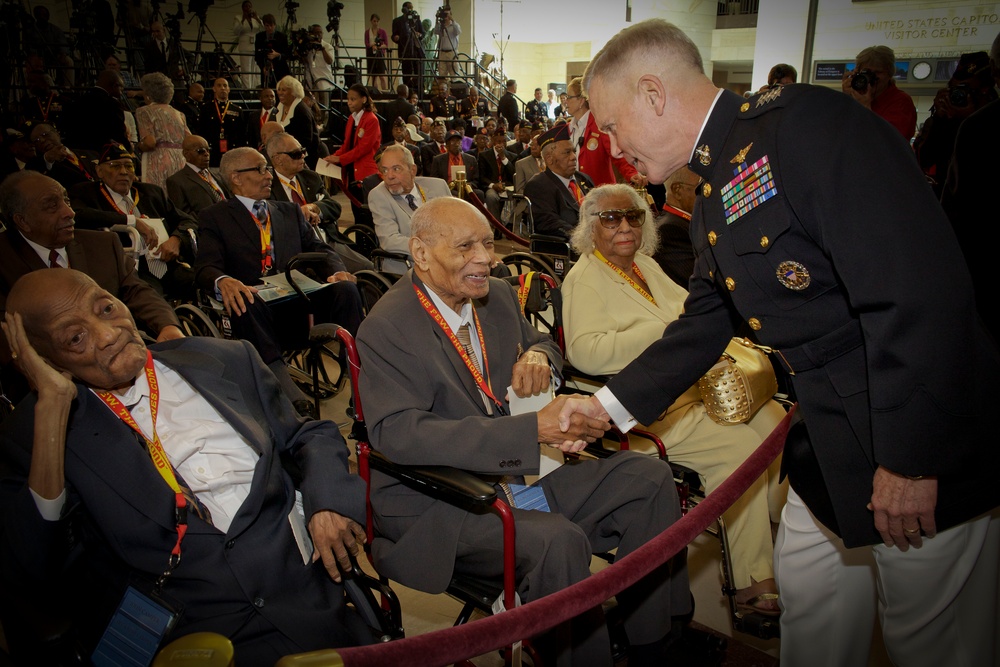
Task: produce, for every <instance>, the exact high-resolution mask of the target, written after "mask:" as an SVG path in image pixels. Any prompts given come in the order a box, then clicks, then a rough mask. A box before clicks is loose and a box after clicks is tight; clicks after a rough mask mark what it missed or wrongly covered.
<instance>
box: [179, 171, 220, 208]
mask: <svg viewBox="0 0 1000 667" xmlns="http://www.w3.org/2000/svg"><path fill="white" fill-rule="evenodd" d="M184 171H185V172H187V173H186V174H184V177H185V178H186V179H188V180H189V181H190V182H192V183H194V184H195V185H197V186H198V187H199V188H201V189H202V190H204V191H205V192H206V193H208V196H209V197H211V198H212V201H215V193H214V191H213V190H212V186H211V185H210V184H209V183H208V181H206V180H205V179H204V178H202V177H201V176H200V175H198V174H196V173H195V172H194V169H191V168H190V167H188V166H187V165H184ZM213 175H214V174H213Z"/></svg>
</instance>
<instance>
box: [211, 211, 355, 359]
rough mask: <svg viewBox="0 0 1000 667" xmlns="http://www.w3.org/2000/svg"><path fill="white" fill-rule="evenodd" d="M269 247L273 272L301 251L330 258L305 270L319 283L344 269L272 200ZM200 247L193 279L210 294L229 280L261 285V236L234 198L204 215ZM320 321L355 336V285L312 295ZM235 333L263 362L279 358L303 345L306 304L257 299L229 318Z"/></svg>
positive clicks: (297, 216) (294, 214) (299, 219)
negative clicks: (227, 277)
mask: <svg viewBox="0 0 1000 667" xmlns="http://www.w3.org/2000/svg"><path fill="white" fill-rule="evenodd" d="M268 207H269V209H270V212H271V235H272V236H271V243H272V244H273V246H274V254H275V264H274V270H275V271H276V272H278V273H280V272H283V271H284V270H285V265H286V264H288V260H290V259H291V258H292V257H293V256H295V255H297V254H299V253H301V252H320V253H324V254H325V255H326V261H325V263H324V265H323V266H321V267H317V266H315V265H311V266H309V267H306V266H303V267H302V269H303V273H305V272H306V271H305V269H307V268H309V269H311V270H313V271H314V272H315V275H316V278H317V279H318V280H319V282H325V281H326V278H327V277H328V276H331V275H333V274H334V273H336V272H338V271H344V270H346V269H345V268H344V262H343V261H342V260H341V259H340V256H339V255H337V253H336V252H334V250H333V248H331V247H330V246H328V245H327V244H325V243H323V242H322V241H320V240H319V239H317V238H316V235H315V234H313V231H312V229H310V228H309V223H307V222H306V220H305V218H304V217H303V215H302V210H301V209H300V208H299V207H298V206H296V205H295V204H292V203H289V202H276V201H269V202H268ZM198 225H199V246H198V259H197V261H196V263H195V279H196V281H197V284H198V286H199V287H200V288H201V289H203V290H205V291H206V292H207V293H208V294H214V293H215V287H216V282H217V281H218V279H219V278H221V277H223V276H229V277H232V278H235V279H237V280H239V281H240V282H242V283H243V284H244V285H249V286H251V287H252V286H255V285H259V284H260V282H261V280H260V278H261V264H260V254H261V252H260V231H259V229H258V228H257V224H256V223H255V222H254V220H253V216H251V215H250V212H249V211H248V210H247V208H246V206H244V205H243V203H242V202H241V201H240V200H239V199H237V198H236V197H233V198H232V199H230V200H228V201H224V202H219V203H218V204H215V205H214V206H209V207H208V208H207V209H205V210H204V211H202V212H201V215H200V216H199V218H198ZM310 300H311V301H312V307H313V310H314V312H315V315H316V321H317V322H336V323H337V324H339V325H341V326H343V327H344V328H345V329H347V330H348V331H350V332H351V333H352V334H353V333H354V332H356V331H357V330H358V324H360V323H361V317H362V313H361V295H360V294H359V292H358V288H357V285H355V284H354V283H350V282H339V283H335V284H333V285H330V286H329V287H325V288H323V289H322V290H319V291H317V292H314V293H313V294H312V295H310ZM231 322H232V325H233V333H234V335H235V336H236V337H237V338H244V339H246V340H249V341H250V342H251V343H253V345H254V347H256V348H257V351H258V352H260V356H261V357H262V358H263V359H264V362H265V363H268V364H270V363H271V362H273V361H276V360H277V359H279V358H280V357H281V352H282V350H283V349H293V348H296V347H302V346H304V344H305V342H306V334H307V333H308V326H307V324H306V310H305V304H304V303H302V301H301V299H299V298H298V297H295V298H292V299H287V300H285V301H282V302H280V303H274V304H267V303H264V301H263V300H262V299H254V302H253V303H252V304H248V307H247V312H246V313H244V314H243V315H239V316H233V317H232V318H231Z"/></svg>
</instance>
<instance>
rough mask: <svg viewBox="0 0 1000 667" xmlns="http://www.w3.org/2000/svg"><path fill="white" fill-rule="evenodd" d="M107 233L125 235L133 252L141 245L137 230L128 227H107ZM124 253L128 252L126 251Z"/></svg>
mask: <svg viewBox="0 0 1000 667" xmlns="http://www.w3.org/2000/svg"><path fill="white" fill-rule="evenodd" d="M108 231H111V232H116V233H118V234H126V235H128V237H129V240H130V241H131V246H130V247H131V248H132V249H133V250H134V249H135V248H138V247H139V246H140V245H141V244H142V236H141V235H140V234H139V230H138V229H136V228H135V227H129V226H128V225H111V226H110V227H108ZM125 252H126V253H127V252H129V251H128V249H126V250H125Z"/></svg>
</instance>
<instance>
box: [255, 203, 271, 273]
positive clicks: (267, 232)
mask: <svg viewBox="0 0 1000 667" xmlns="http://www.w3.org/2000/svg"><path fill="white" fill-rule="evenodd" d="M250 217H251V218H253V221H254V222H255V223H257V229H259V230H260V275H262V276H266V275H267V273H268V271H270V270H271V267H273V266H274V247H273V246H272V245H271V210H270V209H268V211H267V219H266V220H265V221H264V222H261V221H260V220H258V219H257V216H256V215H254V214H253V212H252V211H251V212H250Z"/></svg>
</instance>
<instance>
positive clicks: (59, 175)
mask: <svg viewBox="0 0 1000 667" xmlns="http://www.w3.org/2000/svg"><path fill="white" fill-rule="evenodd" d="M29 136H30V137H31V143H33V144H34V145H35V151H36V153H37V157H36V158H35V160H33V161H32V163H31V164H30V165H29V167H30V168H33V169H36V170H37V171H40V172H42V173H43V174H45V175H46V176H51V177H52V178H54V179H55V180H57V181H59V183H60V184H62V186H63V187H64V188H66V189H69V188H71V187H73V186H74V185H76V184H77V183H84V182H87V181H95V180H97V172H96V171H94V165H96V164H97V159H98V155H97V153H95V152H93V151H85V150H74V149H72V148H67V147H66V146H65V145H63V140H62V135H60V134H59V131H58V130H57V129H56V128H55V126H54V125H52V124H51V123H35V124H33V125H32V126H31V134H30V135H29Z"/></svg>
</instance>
